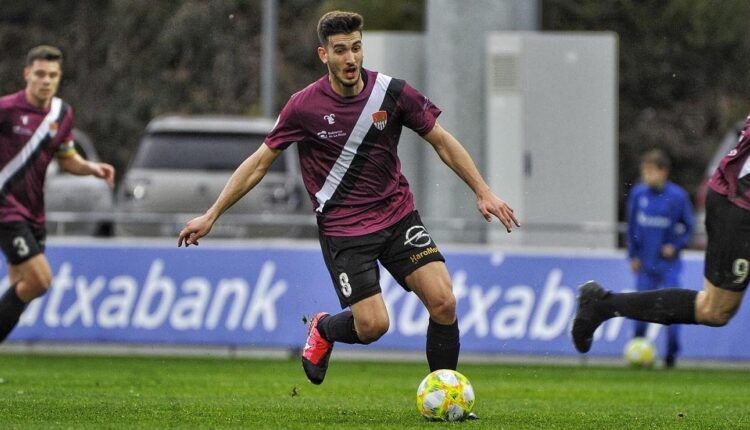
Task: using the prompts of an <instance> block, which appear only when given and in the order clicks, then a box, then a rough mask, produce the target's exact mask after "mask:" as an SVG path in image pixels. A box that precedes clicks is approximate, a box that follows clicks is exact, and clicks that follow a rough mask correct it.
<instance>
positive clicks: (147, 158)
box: [133, 133, 286, 172]
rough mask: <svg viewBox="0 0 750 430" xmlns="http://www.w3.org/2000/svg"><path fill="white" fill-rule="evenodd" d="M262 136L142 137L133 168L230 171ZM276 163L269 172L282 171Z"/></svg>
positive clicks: (185, 134)
mask: <svg viewBox="0 0 750 430" xmlns="http://www.w3.org/2000/svg"><path fill="white" fill-rule="evenodd" d="M264 138H265V136H263V135H260V134H236V133H154V134H149V135H146V136H144V138H143V142H142V143H141V147H140V150H139V151H138V154H137V155H136V157H135V160H134V161H133V166H134V167H137V168H141V169H176V170H234V169H236V168H237V166H239V165H240V163H241V162H242V161H243V160H245V159H246V158H247V157H248V156H249V155H250V154H252V153H253V152H255V150H256V149H258V147H260V145H261V143H263V139H264ZM285 170H286V169H285V166H284V163H283V160H277V161H276V162H275V163H273V164H272V165H271V168H270V169H269V171H271V172H283V171H285Z"/></svg>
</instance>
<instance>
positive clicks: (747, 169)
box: [738, 157, 750, 178]
mask: <svg viewBox="0 0 750 430" xmlns="http://www.w3.org/2000/svg"><path fill="white" fill-rule="evenodd" d="M746 175H750V157H747V159H746V160H745V162H744V163H743V164H742V170H740V174H739V176H738V178H744V177H745V176H746Z"/></svg>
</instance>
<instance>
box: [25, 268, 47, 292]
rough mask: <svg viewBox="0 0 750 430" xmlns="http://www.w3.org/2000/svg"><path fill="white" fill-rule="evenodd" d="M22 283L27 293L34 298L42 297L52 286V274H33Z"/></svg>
mask: <svg viewBox="0 0 750 430" xmlns="http://www.w3.org/2000/svg"><path fill="white" fill-rule="evenodd" d="M24 283H25V284H26V289H27V291H29V292H31V293H32V294H33V295H34V296H35V297H39V296H43V295H44V294H45V293H47V290H49V287H50V285H52V274H50V273H46V272H42V273H33V274H31V275H30V276H28V277H26V278H25V279H24Z"/></svg>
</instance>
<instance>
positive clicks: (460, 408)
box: [417, 369, 474, 421]
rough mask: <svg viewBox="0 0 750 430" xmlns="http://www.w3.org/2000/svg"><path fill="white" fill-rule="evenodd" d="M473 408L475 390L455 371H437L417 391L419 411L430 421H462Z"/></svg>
mask: <svg viewBox="0 0 750 430" xmlns="http://www.w3.org/2000/svg"><path fill="white" fill-rule="evenodd" d="M473 407H474V388H473V387H472V386H471V382H469V380H468V379H466V377H465V376H464V375H462V374H460V373H458V372H456V371H455V370H448V369H440V370H436V371H434V372H432V373H430V374H429V375H427V376H426V377H425V378H424V379H423V380H422V383H421V384H419V388H418V389H417V409H418V410H419V413H421V414H422V416H423V417H425V418H427V419H429V420H435V421H460V420H463V419H464V418H466V417H467V416H468V415H469V412H471V409H472V408H473Z"/></svg>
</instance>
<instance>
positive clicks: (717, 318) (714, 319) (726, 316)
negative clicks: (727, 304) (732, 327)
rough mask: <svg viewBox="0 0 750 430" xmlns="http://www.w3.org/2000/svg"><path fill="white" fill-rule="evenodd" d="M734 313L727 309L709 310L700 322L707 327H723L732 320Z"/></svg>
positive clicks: (701, 316)
mask: <svg viewBox="0 0 750 430" xmlns="http://www.w3.org/2000/svg"><path fill="white" fill-rule="evenodd" d="M734 313H735V312H734V311H732V310H725V309H721V310H709V311H707V312H704V313H703V314H702V315H700V318H699V321H700V322H701V323H703V324H704V325H707V326H711V327H723V326H725V325H727V323H728V322H729V321H730V320H731V319H732V317H733V316H734Z"/></svg>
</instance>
